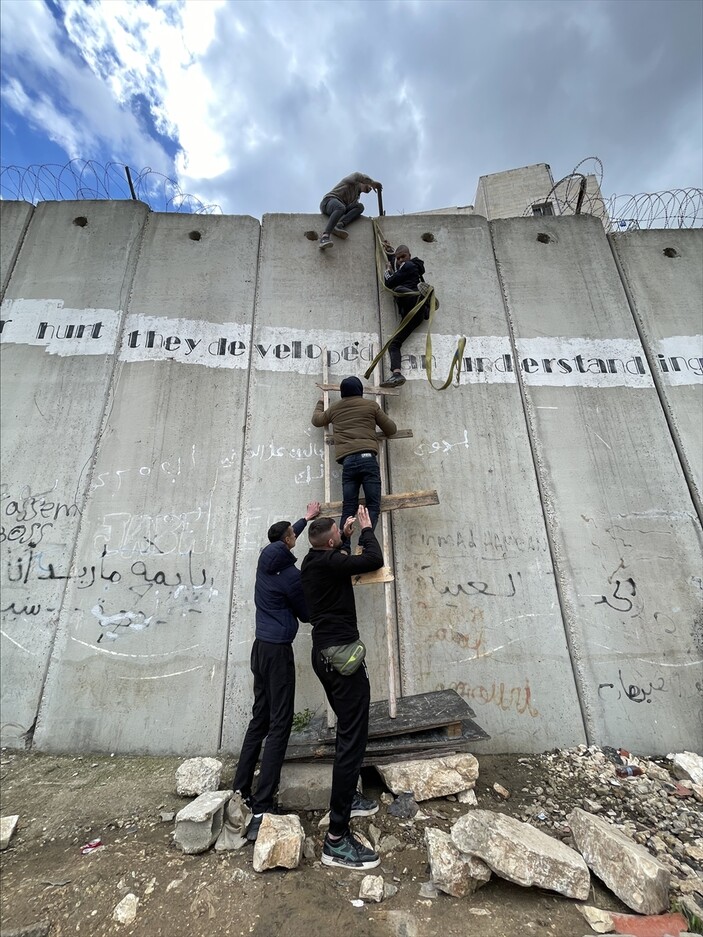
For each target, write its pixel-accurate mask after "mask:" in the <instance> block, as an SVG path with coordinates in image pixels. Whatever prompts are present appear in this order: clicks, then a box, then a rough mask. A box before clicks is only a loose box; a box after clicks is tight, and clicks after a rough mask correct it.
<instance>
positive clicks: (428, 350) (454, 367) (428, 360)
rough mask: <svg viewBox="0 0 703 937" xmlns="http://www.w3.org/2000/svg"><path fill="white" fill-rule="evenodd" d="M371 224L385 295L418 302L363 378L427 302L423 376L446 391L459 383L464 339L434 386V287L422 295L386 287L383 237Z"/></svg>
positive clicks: (379, 278) (464, 344)
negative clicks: (439, 380) (447, 372)
mask: <svg viewBox="0 0 703 937" xmlns="http://www.w3.org/2000/svg"><path fill="white" fill-rule="evenodd" d="M372 224H373V229H374V234H375V241H376V273H377V275H378V281H379V283H381V285H382V286H383V289H384V290H385V291H386V292H387V293H390V294H391V295H392V296H417V297H418V301H417V303H416V304H415V305H414V306H413V308H412V309H411V310H410V312H408V313H407V314H406V315H405V316H403V319H402V321H401V323H400V325H399V326H398V328H397V329H396V330H395V332H394V333H393V334H392V335H391V337H390V338H389V339H388V341H387V342H386V344H385V345H384V346H383V348H381V350H380V351H379V353H378V354H377V355H376V357H375V358H374V359H373V361H372V362H371V364H370V365H369V366H368V368H367V369H366V372H365V374H364V377H365V378H366V380H368V379H369V377H370V375H371V374H372V372H373V370H374V369H375V367H376V365H377V364H378V362H379V361H380V360H381V358H382V357H383V355H384V354H385V352H386V351H387V350H388V346H389V345H390V343H391V342H392V341H393V339H394V338H395V337H396V335H398V333H399V332H400V331H401V329H403V328H405V326H406V325H407V324H408V322H411V321H412V320H413V319H414V318H415V316H417V315H419V314H420V312H421V310H422V307H423V306H424V305H425V303H426V302H428V303H429V306H430V316H429V321H428V323H427V337H426V339H425V374H426V375H427V380H428V382H429V384H430V386H431V387H432V388H433V389H434V390H446V388H447V387H449V385H450V384H451V383H452V381H453V380H454V378H455V377H456V381H457V383H458V382H459V373H460V370H461V361H462V358H463V356H464V348H465V346H466V338H464V337H462V338H460V339H459V341H458V342H457V347H456V350H455V351H454V354H453V356H452V360H451V363H450V365H449V374H448V375H447V379H446V381H445V382H444V383H443V384H441V385H440V386H439V387H437V386H435V384H434V382H433V380H432V323H433V321H434V315H435V312H436V311H437V303H436V300H435V293H434V287H431V288H430V291H429V294H425V295H423V294H422V293H420V292H419V291H418V292H413V293H398V292H396V291H395V290H393V289H391V288H390V287H388V286H386V283H385V278H384V275H383V274H384V271H385V265H386V260H387V255H386V252H385V250H384V248H383V241H384V237H383V233H382V232H381V228H380V226H379V224H378V222H377V221H376V220H375V219H372Z"/></svg>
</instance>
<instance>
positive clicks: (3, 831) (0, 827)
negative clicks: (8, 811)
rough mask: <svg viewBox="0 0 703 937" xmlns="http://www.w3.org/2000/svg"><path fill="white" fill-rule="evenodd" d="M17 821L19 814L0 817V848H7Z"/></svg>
mask: <svg viewBox="0 0 703 937" xmlns="http://www.w3.org/2000/svg"><path fill="white" fill-rule="evenodd" d="M18 822H19V814H14V815H13V816H11V817H2V818H0V850H3V849H7V847H8V846H9V845H10V840H11V839H12V837H13V836H14V833H15V830H16V829H17V823H18Z"/></svg>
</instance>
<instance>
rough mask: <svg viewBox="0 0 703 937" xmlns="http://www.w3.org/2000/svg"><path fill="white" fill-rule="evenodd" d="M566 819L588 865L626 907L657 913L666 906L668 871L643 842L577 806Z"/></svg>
mask: <svg viewBox="0 0 703 937" xmlns="http://www.w3.org/2000/svg"><path fill="white" fill-rule="evenodd" d="M568 820H569V826H570V827H571V832H572V834H573V837H574V841H575V842H576V845H577V847H578V850H579V852H580V853H581V855H582V856H583V857H584V859H585V860H586V862H587V863H588V865H589V867H590V868H591V869H593V871H594V872H595V873H596V875H597V876H598V878H599V879H601V880H602V881H603V882H604V883H605V884H606V885H607V886H608V888H609V889H610V890H611V891H613V892H615V894H616V895H617V896H618V898H620V899H621V900H622V901H624V902H625V904H626V905H627V906H628V907H630V908H632V910H633V911H637V912H638V913H640V914H659V913H660V912H661V911H665V910H666V909H667V908H668V907H669V886H670V883H671V874H670V873H669V871H668V869H667V868H666V866H664V865H663V864H662V863H661V862H660V861H659V860H658V859H655V858H654V856H653V855H651V853H650V852H648V850H646V849H645V848H644V846H640V845H638V844H637V843H635V842H633V841H632V840H631V839H630V838H629V837H627V836H625V834H624V833H622V832H621V831H620V830H618V829H616V828H615V827H614V826H612V825H611V824H610V823H608V822H607V820H604V819H602V818H601V817H595V816H593V814H591V813H587V812H586V811H585V810H581V809H580V808H579V807H576V808H575V809H574V810H572V811H571V813H570V814H569V818H568Z"/></svg>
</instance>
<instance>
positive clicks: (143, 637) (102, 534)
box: [36, 214, 259, 754]
mask: <svg viewBox="0 0 703 937" xmlns="http://www.w3.org/2000/svg"><path fill="white" fill-rule="evenodd" d="M258 240H259V225H258V222H257V221H256V220H255V219H253V218H246V217H222V216H207V217H204V216H199V217H193V216H190V217H189V216H184V215H175V214H173V215H170V214H169V215H159V214H154V215H151V216H150V217H149V219H148V222H147V224H146V227H145V230H144V238H143V244H142V251H141V254H140V258H139V262H138V265H137V269H136V273H135V278H134V285H133V289H132V294H131V297H130V302H129V309H128V315H127V317H126V320H125V323H124V328H123V330H122V333H121V345H120V355H119V362H118V365H117V368H116V371H115V376H114V381H113V384H112V387H111V393H110V402H109V407H108V412H107V416H106V419H105V424H104V427H103V430H102V434H101V438H100V440H99V443H98V449H97V456H96V460H95V466H94V471H93V474H92V478H91V491H90V498H89V502H88V505H87V507H86V510H85V512H84V515H83V520H82V524H81V532H80V537H79V541H78V547H77V552H76V566H77V568H78V569H79V570H85V572H83V574H82V575H78V577H77V578H76V579H74V580H72V581H71V583H70V584H69V587H68V593H67V601H66V608H65V613H64V614H63V616H62V618H61V623H60V633H59V638H58V640H57V642H56V652H55V654H54V656H53V658H52V662H51V667H50V671H49V676H48V679H47V688H46V693H45V698H44V702H43V706H42V710H41V715H40V720H39V725H38V729H37V734H36V741H37V745H38V747H40V748H42V749H45V750H57V749H69V750H100V751H115V750H120V751H139V750H144V751H149V752H151V753H168V752H180V753H183V754H188V753H193V752H202V751H214V750H216V749H217V747H218V744H219V737H220V726H221V720H222V699H223V693H224V682H225V666H226V660H227V644H228V633H229V608H230V598H231V587H232V563H233V556H234V541H235V535H236V529H237V515H238V508H239V488H240V470H241V460H242V438H243V437H242V427H243V423H244V412H245V400H246V386H247V372H246V369H245V367H244V362H245V361H246V360H247V357H248V353H249V348H248V336H249V331H250V326H251V318H252V312H253V300H254V289H255V282H256V263H257V251H258ZM223 339H224V340H226V342H225V344H227V343H229V342H231V341H236V342H241V343H242V345H243V346H244V349H245V351H244V353H243V354H241V355H237V356H234V355H229V354H227V353H225V354H220V350H221V340H223ZM237 349H239V346H237Z"/></svg>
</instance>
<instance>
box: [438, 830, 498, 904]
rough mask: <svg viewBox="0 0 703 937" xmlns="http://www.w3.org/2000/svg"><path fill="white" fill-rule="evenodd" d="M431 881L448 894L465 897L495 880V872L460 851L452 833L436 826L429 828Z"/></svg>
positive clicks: (478, 860) (473, 857) (483, 863)
mask: <svg viewBox="0 0 703 937" xmlns="http://www.w3.org/2000/svg"><path fill="white" fill-rule="evenodd" d="M425 843H426V845H427V861H428V862H429V865H430V879H431V880H432V882H433V883H434V885H436V886H437V888H439V889H440V891H443V892H445V893H446V894H447V895H452V896H453V897H454V898H465V897H466V896H467V895H472V894H473V893H474V892H475V891H476V890H477V889H479V888H480V887H481V885H485V884H486V882H487V881H488V880H489V878H490V877H491V870H490V869H489V868H488V866H487V865H486V864H485V862H481V860H480V859H477V858H476V857H475V856H468V855H465V854H464V853H462V852H460V851H459V849H457V847H456V846H455V845H454V843H453V842H452V838H451V836H450V835H449V833H445V832H444V831H443V830H438V829H436V828H434V827H427V828H426V829H425Z"/></svg>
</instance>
